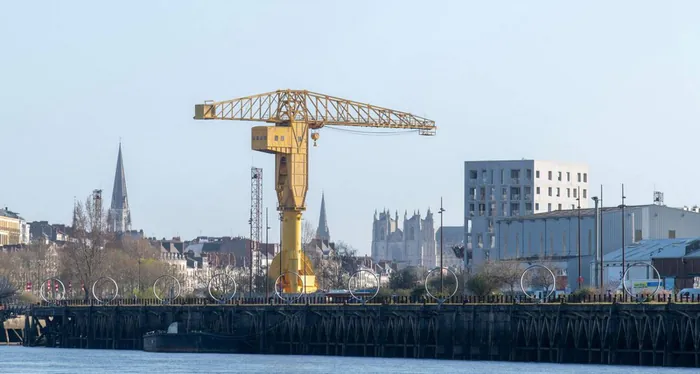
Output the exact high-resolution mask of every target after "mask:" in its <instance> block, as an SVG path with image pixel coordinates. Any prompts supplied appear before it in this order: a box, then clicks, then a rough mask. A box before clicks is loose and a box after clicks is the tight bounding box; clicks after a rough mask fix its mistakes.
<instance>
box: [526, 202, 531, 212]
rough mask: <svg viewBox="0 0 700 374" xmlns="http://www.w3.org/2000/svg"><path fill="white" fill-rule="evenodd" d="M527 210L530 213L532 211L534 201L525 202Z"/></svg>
mask: <svg viewBox="0 0 700 374" xmlns="http://www.w3.org/2000/svg"><path fill="white" fill-rule="evenodd" d="M525 210H527V211H528V213H532V203H525Z"/></svg>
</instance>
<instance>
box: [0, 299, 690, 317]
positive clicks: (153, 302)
mask: <svg viewBox="0 0 700 374" xmlns="http://www.w3.org/2000/svg"><path fill="white" fill-rule="evenodd" d="M627 303H633V304H636V303H700V296H696V295H687V296H684V297H678V295H655V296H653V297H644V296H637V297H632V296H629V295H590V294H589V295H566V296H557V297H554V296H553V297H550V298H548V299H544V300H542V299H533V298H529V297H527V296H524V295H516V296H510V295H489V296H453V297H451V298H449V299H446V300H444V301H442V302H438V301H436V300H434V299H431V298H428V297H415V296H378V297H375V298H373V299H371V300H368V301H364V302H363V301H362V300H359V299H349V300H346V301H343V302H338V301H334V300H331V299H329V298H328V297H325V296H313V295H306V296H302V297H300V298H298V299H296V300H294V301H289V302H287V301H283V300H280V299H279V298H276V297H269V298H265V297H241V298H235V299H232V300H227V301H226V302H219V301H215V300H212V299H211V298H187V297H180V298H177V299H174V300H166V301H161V300H158V299H155V298H153V299H136V298H116V299H114V300H112V301H109V302H100V301H98V300H94V299H90V300H84V299H79V300H78V299H76V300H71V299H67V300H49V302H45V301H42V302H40V303H37V304H33V305H34V306H43V307H48V306H74V307H84V306H100V305H134V306H141V305H142V306H157V305H199V306H205V305H209V306H216V305H279V306H283V305H290V304H291V305H319V306H322V305H346V304H347V305H357V304H360V305H387V304H391V305H407V306H410V305H430V304H440V305H479V304H484V305H486V304H495V305H499V304H500V305H506V304H540V305H558V304H627ZM26 308H28V305H27V304H23V305H17V304H13V305H0V310H3V309H6V310H8V311H13V312H15V313H17V314H23V312H24V311H26Z"/></svg>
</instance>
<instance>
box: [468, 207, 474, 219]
mask: <svg viewBox="0 0 700 374" xmlns="http://www.w3.org/2000/svg"><path fill="white" fill-rule="evenodd" d="M469 214H470V215H472V216H473V215H474V204H469Z"/></svg>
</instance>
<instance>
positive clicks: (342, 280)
mask: <svg viewBox="0 0 700 374" xmlns="http://www.w3.org/2000/svg"><path fill="white" fill-rule="evenodd" d="M357 270H358V263H357V250H355V249H354V248H352V247H351V246H349V245H347V244H345V243H343V242H337V243H336V244H335V248H334V249H333V250H331V253H330V254H329V255H328V257H327V258H324V259H322V260H321V261H320V264H319V267H317V270H316V277H318V278H319V285H322V287H323V288H324V289H345V288H346V287H347V285H348V280H349V279H350V276H351V275H352V274H353V273H354V272H355V271H357Z"/></svg>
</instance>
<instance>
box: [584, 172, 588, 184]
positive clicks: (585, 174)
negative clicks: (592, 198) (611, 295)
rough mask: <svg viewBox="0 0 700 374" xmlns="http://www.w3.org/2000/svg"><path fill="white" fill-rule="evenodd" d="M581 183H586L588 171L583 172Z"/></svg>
mask: <svg viewBox="0 0 700 374" xmlns="http://www.w3.org/2000/svg"><path fill="white" fill-rule="evenodd" d="M583 183H588V173H583Z"/></svg>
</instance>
